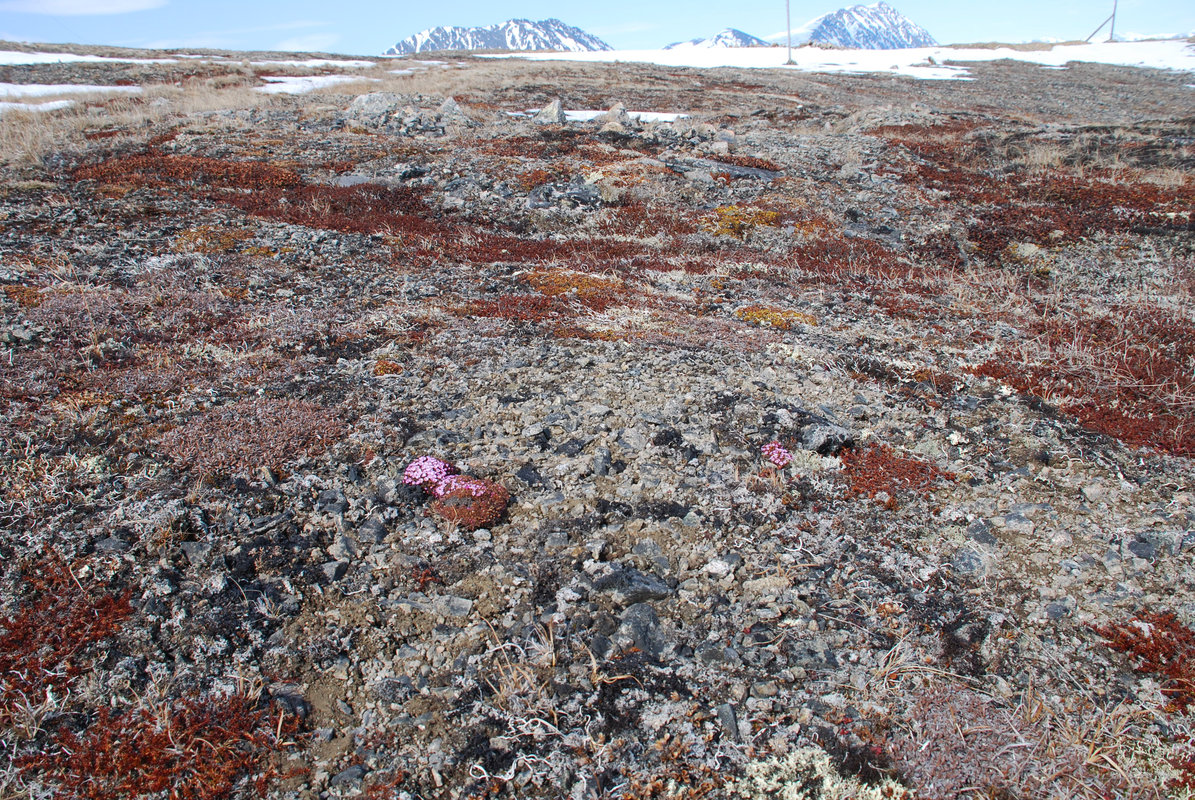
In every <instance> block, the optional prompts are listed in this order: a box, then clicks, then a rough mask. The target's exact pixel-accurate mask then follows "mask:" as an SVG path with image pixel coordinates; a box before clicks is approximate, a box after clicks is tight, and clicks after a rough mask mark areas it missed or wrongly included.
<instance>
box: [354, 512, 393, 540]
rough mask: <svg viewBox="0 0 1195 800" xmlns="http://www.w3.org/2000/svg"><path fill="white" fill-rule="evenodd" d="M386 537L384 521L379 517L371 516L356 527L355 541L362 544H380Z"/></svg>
mask: <svg viewBox="0 0 1195 800" xmlns="http://www.w3.org/2000/svg"><path fill="white" fill-rule="evenodd" d="M385 538H386V523H385V522H383V521H382V518H381V517H378V516H373V517H370V518H369V519H367V520H365V521H364V522H362V523H361V525H360V526H358V528H357V541H358V542H359V543H361V544H364V545H370V546H372V545H376V544H381V543H382V540H383V539H385Z"/></svg>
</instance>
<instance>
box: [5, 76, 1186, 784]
mask: <svg viewBox="0 0 1195 800" xmlns="http://www.w3.org/2000/svg"><path fill="white" fill-rule="evenodd" d="M396 64H397V65H398V66H401V62H386V63H384V64H382V65H381V66H379V67H378V68H377V69H376V70H374V71H365V72H364V73H363V74H365V75H366V76H371V77H378V78H381V79H382V80H381V82H380V83H379V84H378V86H377V87H375V88H378V89H379V91H377V92H371V93H370V94H366V95H360V96H357V95H348V94H336V92H338V91H341V89H340V88H339V87H331V88H329V89H327V90H324V91H322V92H319V93H314V94H311V95H300V96H287V97H272V98H268V99H266V98H261V100H260V102H254V103H247V104H246V105H245V106H244V107H235V104H234V107H230V108H218V109H216V110H200V111H194V110H183V109H180V108H177V107H176V106H172V105H171V103H172V102H176V101H173V100H171V99H170V97H171V96H168V95H165V94H163V95H161V97H159V99H157V100H155V99H154V92H153V91H151V90H149V89H147V96H146V97H145V98H143V99H128V98H125V99H122V100H120V101H119V102H120V103H122V104H125V105H122V106H120V107H119V109H118V108H117V106H114V105H112V104H111V103H112V102H115V101H107V100H105V101H102V102H100V101H97V102H95V103H91V104H89V105H88V106H87V108H86V109H84V110H78V109H76V110H75V111H73V112H62V113H63V114H66V115H70V114H74V115H75V116H73V117H70V119H73V120H75V123H74V127H73V128H71V132H70V133H69V134H68V135H65V138H59V139H55V140H54V142H55V144H54V146H53V147H49V148H47V149H45V150H44V151H42V152H39V153H37V154H36V156H37V157H36V158H33V159H29V158H17V157H14V158H12V159H10V160H9V161H8V163H7V164H6V165H5V166H4V167H3V168H2V169H0V180H2V182H0V220H2V221H3V225H2V226H0V284H3V289H4V293H3V295H0V308H2V309H3V321H2V322H3V324H2V326H0V342H2V344H3V348H4V350H3V351H2V352H0V355H2V356H3V358H2V359H0V409H2V411H3V413H2V414H0V428H2V429H3V437H2V438H3V450H2V452H0V476H2V478H3V487H4V488H3V495H2V496H0V526H2V528H0V530H2V531H3V536H2V537H0V561H2V563H3V565H4V566H3V568H2V569H3V572H4V577H5V580H4V582H3V592H2V593H0V604H2V612H0V630H3V633H2V634H0V636H2V644H3V648H2V649H3V650H4V654H3V655H0V672H2V673H3V676H2V677H0V689H2V693H0V752H2V753H3V756H2V757H0V762H2V769H0V787H2V788H0V794H2V795H3V796H5V797H8V796H12V797H51V796H58V797H143V796H144V797H151V796H153V797H156V796H164V795H163V794H162V793H163V792H174V794H171V795H170V796H179V797H204V798H215V797H242V796H244V797H248V796H258V795H260V794H262V793H265V794H266V795H267V796H269V797H277V798H303V800H308V799H311V798H336V797H355V796H370V797H378V798H391V797H393V798H482V797H487V798H488V797H520V798H540V797H542V798H557V797H559V798H576V799H577V800H581V799H582V798H665V797H667V798H673V797H677V798H703V797H710V798H721V797H786V798H805V797H809V798H838V797H841V798H847V797H901V796H904V797H926V798H945V797H956V796H985V797H1001V798H1031V797H1076V796H1078V797H1164V796H1184V795H1183V792H1187V791H1189V789H1187V788H1183V787H1189V786H1191V785H1193V783H1195V766H1192V765H1193V764H1195V761H1192V758H1193V751H1195V737H1193V734H1192V732H1191V727H1190V720H1189V718H1188V716H1187V708H1188V706H1187V704H1188V703H1189V702H1193V701H1195V688H1193V687H1195V633H1192V632H1191V631H1190V630H1189V629H1188V628H1187V627H1186V626H1187V625H1189V624H1193V623H1195V591H1193V586H1192V580H1191V570H1190V564H1191V553H1192V551H1195V503H1193V495H1192V475H1193V469H1192V462H1191V456H1192V454H1195V417H1193V416H1192V408H1195V344H1193V343H1195V312H1193V310H1192V309H1193V308H1195V306H1193V305H1192V302H1191V301H1192V292H1193V290H1195V260H1193V259H1195V247H1193V239H1192V236H1191V230H1192V227H1191V213H1192V199H1193V197H1195V191H1193V185H1195V184H1193V179H1192V168H1193V164H1195V149H1193V148H1195V144H1193V143H1195V129H1193V127H1192V120H1191V118H1190V115H1189V113H1187V114H1185V115H1184V110H1185V109H1186V110H1189V108H1190V89H1189V87H1187V84H1189V83H1190V76H1189V75H1176V74H1167V73H1160V72H1153V71H1146V70H1134V69H1127V68H1111V67H1099V66H1094V65H1073V66H1071V67H1070V68H1069V69H1066V70H1061V71H1059V70H1046V69H1042V68H1040V67H1035V66H1032V65H1025V64H1014V63H1004V62H1002V63H992V64H977V65H970V68H971V70H972V74H973V77H974V80H973V81H969V82H925V83H917V82H915V81H912V80H908V79H902V78H894V77H888V76H875V77H873V76H831V75H792V74H777V73H772V72H767V71H759V72H748V71H739V70H709V71H698V70H680V69H664V68H659V67H651V66H637V65H616V66H586V67H581V66H575V65H574V67H575V68H574V67H569V66H564V67H562V66H560V65H549V64H540V65H532V64H515V63H506V62H501V63H494V62H489V61H482V60H480V59H478V60H474V59H469V58H460V59H456V60H453V61H452V63H451V65H450V66H451V68H450V69H444V70H441V71H439V72H435V71H433V70H428V69H427V67H426V65H424V66H418V65H416V69H417V73H416V74H414V75H411V76H393V75H391V76H390V77H388V78H386V77H384V76H385V75H387V74H388V73H387V72H386V71H385V70H386V69H388V68H394V67H395V65H396ZM184 67H185V68H186V70H185V74H184V72H182V71H180V70H183V69H184ZM311 72H313V73H318V72H320V70H314V71H311ZM301 73H302V70H298V69H296V68H288V69H287V70H285V71H283V72H275V73H270V74H301ZM433 73H434V74H433ZM261 74H263V73H262V70H261V69H258V70H256V71H255V70H253V69H250V68H249V67H248V66H246V65H243V64H241V62H240V61H232V62H229V63H225V62H223V61H202V62H197V63H196V64H194V65H186V64H184V65H181V66H180V65H178V64H173V65H164V66H158V65H145V64H135V65H129V64H111V65H110V64H98V65H97V64H84V65H74V64H68V65H37V66H28V67H2V68H0V81H5V82H25V83H33V82H37V83H70V82H73V83H86V84H94V83H100V84H103V83H113V84H116V83H125V82H129V81H132V82H135V83H138V84H141V85H147V86H150V85H151V84H155V83H161V84H163V85H165V84H168V83H172V82H184V83H185V82H186V81H207V82H209V83H208V84H205V85H207V86H209V88H210V90H211V91H212V92H218V91H221V90H225V91H242V92H243V88H244V87H246V86H250V85H256V84H258V83H260V77H261ZM212 81H215V82H216V83H211V82H212ZM437 81H438V82H439V84H437V83H436V82H437ZM441 84H442V85H441ZM437 85H441V88H439V89H437V88H436V86H437ZM162 91H164V90H162ZM450 95H451V96H450ZM555 98H560V99H561V100H562V101H563V107H564V108H566V109H592V108H603V109H605V108H609V109H610V111H609V113H607V114H605V115H604V116H602V117H600V118H599V119H597V120H595V121H593V122H586V123H568V124H561V123H560V121H559V119H558V118H554V116H553V115H552V114H550V113H549V114H543V115H540V116H539V117H535V116H534V115H527V114H525V113H522V112H525V111H526V109H529V108H540V107H543V106H545V105H547V104H548V103H549V102H550V101H551V100H553V99H555ZM130 103H133V104H137V103H143V104H145V107H146V109H147V110H146V111H145V112H144V113H145V116H144V117H138V118H137V119H136V121H130V118H129V117H127V116H126V117H118V116H116V115H117V113H118V111H120V110H121V109H125V111H120V113H126V112H127V107H128V105H127V104H130ZM154 103H157V105H156V106H153V104H154ZM106 104H107V105H106ZM151 106H152V107H153V111H152V113H150V111H149V109H150V107H151ZM626 109H631V110H635V111H674V112H681V113H684V114H687V115H688V116H686V117H682V118H681V119H678V120H677V121H675V122H670V123H653V124H641V123H639V122H637V121H636V120H634V119H633V118H630V117H628V116H627V115H626V113H625V110H626ZM52 113H53V114H58V113H59V112H52ZM138 113H140V112H138ZM46 116H50V115H46ZM66 118H67V117H63V119H66ZM2 124H3V125H6V126H9V127H8V128H6V130H5V131H4V133H5V135H6V136H10V135H14V131H16V130H17V127H18V126H21V125H35V124H50V123H44V122H39V121H34V120H30V119H24V118H22V119H17V118H15V117H11V118H5V119H4V121H3V122H2ZM773 443H774V444H773ZM424 457H431V458H434V459H438V460H440V461H441V462H443V464H442V465H441V467H440V468H441V469H442V470H443V471H445V472H448V471H455V472H458V473H459V474H460V475H464V476H470V478H471V479H464V478H457V479H455V480H454V481H453V480H450V481H449V482H448V483H436V481H435V480H434V479H432V478H428V479H424V478H422V477H420V476H419V475H415V474H414V471H413V470H409V469H408V467H409V466H410V465H411V464H412V463H413V462H415V461H416V460H417V459H420V458H424ZM420 463H421V464H425V465H426V464H431V463H433V462H428V461H424V462H420ZM420 475H423V473H420ZM440 477H443V476H442V475H441V476H440ZM960 721H961V722H960Z"/></svg>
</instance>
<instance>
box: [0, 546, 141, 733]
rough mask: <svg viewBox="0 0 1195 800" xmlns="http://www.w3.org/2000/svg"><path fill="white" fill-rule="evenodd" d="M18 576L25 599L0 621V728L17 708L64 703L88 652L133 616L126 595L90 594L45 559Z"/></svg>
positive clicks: (84, 667) (67, 571)
mask: <svg viewBox="0 0 1195 800" xmlns="http://www.w3.org/2000/svg"><path fill="white" fill-rule="evenodd" d="M21 573H22V575H21V585H22V586H23V588H24V589H25V590H26V592H27V594H26V597H25V599H24V600H23V601H22V602H20V603H19V604H18V606H17V608H16V609H15V611H14V613H13V614H11V615H10V616H7V617H4V618H2V619H0V631H2V632H0V726H6V725H8V724H10V723H11V722H12V718H13V714H14V713H15V712H16V711H17V710H18V709H19V708H25V707H28V706H30V705H33V706H37V705H39V704H41V703H42V702H44V701H46V700H47V699H48V697H49V695H54V696H56V697H58V698H62V697H64V696H65V695H66V694H67V693H68V692H69V689H70V686H71V684H73V683H74V681H75V679H76V678H78V677H79V676H80V675H81V674H83V673H84V672H85V671H86V670H87V668H88V661H89V651H90V649H91V648H92V646H93V645H96V644H97V643H99V642H101V641H103V640H105V639H108V638H110V637H112V636H113V635H114V634H116V633H117V632H118V631H119V630H120V628H121V626H122V625H123V624H124V621H125V620H126V619H127V618H128V617H129V616H130V615H131V614H132V613H133V607H132V606H131V605H130V604H129V595H128V594H127V593H121V594H111V593H106V592H103V591H98V592H97V591H94V590H92V591H89V590H87V589H85V588H84V587H83V585H82V583H81V581H79V580H78V579H77V578H76V577H75V575H74V573H73V572H72V571H71V568H70V566H69V565H68V564H66V563H65V562H56V561H51V560H49V559H46V560H44V561H39V562H36V563H31V564H28V565H26V566H25V567H24V568H23V569H22V570H21Z"/></svg>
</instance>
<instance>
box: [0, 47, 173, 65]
mask: <svg viewBox="0 0 1195 800" xmlns="http://www.w3.org/2000/svg"><path fill="white" fill-rule="evenodd" d="M78 61H87V62H99V63H109V64H116V63H120V64H177V63H178V60H177V59H173V58H117V57H114V56H81V55H76V54H75V53H20V52H17V51H15V50H0V66H14V65H24V64H70V63H74V62H78Z"/></svg>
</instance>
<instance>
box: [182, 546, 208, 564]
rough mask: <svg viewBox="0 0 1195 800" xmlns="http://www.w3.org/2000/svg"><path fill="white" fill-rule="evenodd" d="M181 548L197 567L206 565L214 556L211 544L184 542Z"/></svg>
mask: <svg viewBox="0 0 1195 800" xmlns="http://www.w3.org/2000/svg"><path fill="white" fill-rule="evenodd" d="M179 547H181V548H182V550H183V553H184V554H185V555H186V556H187V560H188V561H190V562H191V563H192V564H194V565H195V566H197V567H198V566H200V565H202V564H204V563H206V562H207V560H208V558H209V557H210V556H211V554H212V544H211V542H183V543H182V544H180V545H179Z"/></svg>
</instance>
